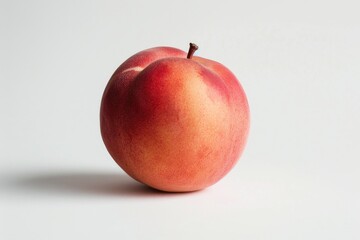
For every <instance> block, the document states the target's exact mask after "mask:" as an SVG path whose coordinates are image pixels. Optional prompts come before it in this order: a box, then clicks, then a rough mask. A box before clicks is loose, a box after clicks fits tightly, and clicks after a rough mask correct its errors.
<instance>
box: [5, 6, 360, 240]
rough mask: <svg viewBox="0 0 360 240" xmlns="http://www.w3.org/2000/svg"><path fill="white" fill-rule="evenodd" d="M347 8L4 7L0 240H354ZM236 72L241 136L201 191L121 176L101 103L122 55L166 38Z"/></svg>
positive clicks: (353, 54)
mask: <svg viewBox="0 0 360 240" xmlns="http://www.w3.org/2000/svg"><path fill="white" fill-rule="evenodd" d="M359 9H360V8H359V4H357V1H347V0H342V1H340V0H339V1H331V0H328V1H325V0H324V1H321V0H312V1H310V0H309V1H308V0H302V1H265V0H255V1H225V0H223V1H195V0H192V1H177V2H176V1H160V0H152V1H135V0H131V1H124V0H122V1H109V0H107V1H95V0H93V1H91V0H90V1H72V0H71V1H70V0H64V1H40V0H34V1H25V0H22V1H21V0H14V1H10V0H8V1H6V0H2V1H1V2H0V51H1V52H0V61H1V62H0V188H1V189H0V190H1V192H0V239H4V240H5V239H37V240H40V239H246V240H252V239H267V240H268V239H276V240H279V239H286V240H287V239H317V240H318V239H359V238H360V233H359V231H360V230H359V229H358V228H359V226H360V220H359V215H360V203H359V201H360V192H359V190H360V188H359V182H360V176H359V170H360V163H359V161H360V154H359V151H360V139H359V135H360V125H359V123H360V44H359V43H360V15H359ZM190 41H193V42H195V43H197V44H198V45H199V46H200V49H199V51H198V52H196V54H197V55H199V56H202V57H206V58H210V59H213V60H216V61H219V62H221V63H223V64H224V65H226V66H227V67H228V68H230V69H231V70H232V71H233V72H234V74H235V75H236V76H237V77H238V78H239V80H240V81H241V83H242V85H243V87H244V89H245V91H246V93H247V95H248V99H249V103H250V107H251V117H252V123H251V133H250V138H249V141H248V145H247V148H246V150H245V152H244V154H243V156H242V158H241V160H240V162H239V163H238V164H237V165H236V167H235V168H234V169H233V170H232V172H231V173H230V174H229V175H227V176H226V177H225V178H224V179H223V180H222V181H220V182H219V183H217V184H216V185H214V186H212V187H210V188H208V189H206V190H204V191H200V192H196V193H190V194H164V193H159V192H155V191H152V190H150V189H148V188H146V187H143V186H142V185H140V184H138V183H136V182H135V181H133V180H132V179H130V178H129V177H127V176H126V175H125V174H124V173H123V172H122V170H121V169H120V168H119V167H118V166H117V165H116V164H115V163H114V161H113V160H112V159H111V158H110V156H109V154H108V153H107V151H106V149H105V147H104V144H103V143H102V140H101V136H100V131H99V105H100V100H101V96H102V92H103V90H104V88H105V85H106V83H107V81H108V79H109V78H110V76H111V74H112V73H113V71H114V70H115V69H116V68H117V66H118V65H120V64H121V63H122V62H123V61H124V60H126V59H127V58H128V57H130V56H131V55H132V54H134V53H136V52H138V51H140V50H143V49H146V48H150V47H154V46H162V45H168V46H172V47H176V48H180V49H183V50H185V51H187V48H188V43H189V42H190Z"/></svg>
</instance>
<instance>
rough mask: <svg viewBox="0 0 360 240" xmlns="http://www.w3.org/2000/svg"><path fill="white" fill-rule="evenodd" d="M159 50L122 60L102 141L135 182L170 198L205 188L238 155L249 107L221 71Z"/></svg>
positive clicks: (105, 103)
mask: <svg viewBox="0 0 360 240" xmlns="http://www.w3.org/2000/svg"><path fill="white" fill-rule="evenodd" d="M196 49H197V46H196V45H195V44H190V49H189V52H188V54H186V53H185V52H183V51H181V50H178V49H175V48H170V47H156V48H151V49H148V50H144V51H141V52H139V53H137V54H135V55H133V56H132V57H130V58H129V59H127V60H126V61H125V62H124V63H123V64H121V65H120V67H119V68H118V69H117V70H116V71H115V73H114V74H113V75H112V77H111V79H110V81H109V82H108V84H107V86H106V89H105V91H104V94H103V98H102V102H101V110H100V125H101V133H102V137H103V140H104V143H105V145H106V147H107V150H108V151H109V153H110V154H111V156H112V157H113V159H114V160H115V161H116V162H117V163H118V165H119V166H120V167H121V168H122V169H123V170H124V171H125V172H126V173H128V174H129V175H130V176H131V177H133V178H134V179H136V180H138V181H140V182H142V183H144V184H146V185H149V186H151V187H153V188H156V189H159V190H163V191H169V192H187V191H195V190H200V189H203V188H206V187H208V186H210V185H212V184H214V183H216V182H217V181H218V180H220V179H221V178H222V177H224V176H225V175H226V174H227V173H228V172H229V171H230V170H231V169H232V168H233V167H234V165H235V163H236V162H237V160H238V159H239V157H240V155H241V153H242V152H243V149H244V146H245V143H246V139H247V136H248V132H249V123H250V119H249V106H248V102H247V98H246V95H245V92H244V90H243V88H242V87H241V85H240V83H239V82H238V80H237V79H236V77H235V76H234V75H233V74H232V73H231V72H230V71H229V70H228V69H227V68H226V67H225V66H223V65H222V64H220V63H218V62H215V61H212V60H208V59H205V58H200V57H195V56H194V57H193V53H194V52H195V50H196Z"/></svg>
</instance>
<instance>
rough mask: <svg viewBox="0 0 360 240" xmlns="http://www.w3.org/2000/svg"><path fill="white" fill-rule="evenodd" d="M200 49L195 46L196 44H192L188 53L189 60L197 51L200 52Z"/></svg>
mask: <svg viewBox="0 0 360 240" xmlns="http://www.w3.org/2000/svg"><path fill="white" fill-rule="evenodd" d="M198 49H199V47H198V46H197V45H196V44H195V43H190V48H189V51H188V54H187V57H186V58H187V59H191V58H192V56H193V55H194V52H195V51H196V50H198Z"/></svg>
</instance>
